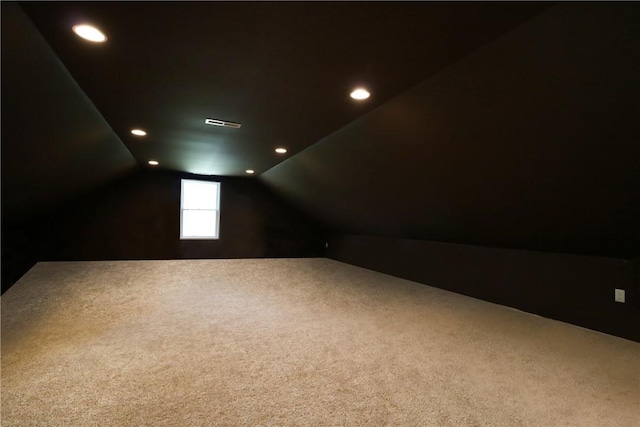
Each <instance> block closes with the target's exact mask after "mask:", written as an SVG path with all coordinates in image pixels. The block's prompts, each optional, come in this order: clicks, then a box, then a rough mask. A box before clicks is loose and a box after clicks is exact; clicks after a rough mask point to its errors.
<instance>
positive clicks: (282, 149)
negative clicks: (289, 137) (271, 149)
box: [276, 147, 287, 154]
mask: <svg viewBox="0 0 640 427" xmlns="http://www.w3.org/2000/svg"><path fill="white" fill-rule="evenodd" d="M286 152H287V149H286V148H282V147H278V148H276V153H278V154H284V153H286Z"/></svg>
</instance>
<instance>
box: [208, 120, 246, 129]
mask: <svg viewBox="0 0 640 427" xmlns="http://www.w3.org/2000/svg"><path fill="white" fill-rule="evenodd" d="M204 122H205V123H206V124H208V125H213V126H222V127H225V128H233V129H239V128H240V126H242V125H241V124H240V123H234V122H227V121H225V120H217V119H205V120H204Z"/></svg>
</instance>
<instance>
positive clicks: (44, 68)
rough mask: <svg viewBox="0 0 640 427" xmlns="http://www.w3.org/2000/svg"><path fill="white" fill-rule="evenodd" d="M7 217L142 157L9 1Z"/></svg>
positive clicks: (5, 49) (5, 23)
mask: <svg viewBox="0 0 640 427" xmlns="http://www.w3.org/2000/svg"><path fill="white" fill-rule="evenodd" d="M1 144H2V220H3V222H4V223H7V222H12V221H16V220H20V219H21V218H24V217H30V216H33V215H34V214H35V213H37V212H38V211H39V210H42V209H45V208H48V207H51V206H54V205H55V203H57V202H59V201H61V200H65V199H68V198H69V197H72V196H74V195H76V194H79V193H81V192H82V191H85V190H87V189H90V188H93V187H95V186H97V185H100V184H103V183H105V182H108V181H109V180H111V179H113V178H114V177H116V176H119V175H121V174H124V173H126V172H127V171H130V170H132V169H133V168H134V167H135V165H136V162H135V160H134V158H133V156H132V155H131V153H130V152H129V151H128V150H127V148H126V147H125V146H124V144H123V143H122V141H120V139H119V138H118V136H117V135H116V134H115V133H114V132H113V131H112V130H111V127H110V126H109V124H108V123H107V122H106V121H105V120H104V118H103V117H102V115H101V114H100V112H99V111H98V110H97V109H96V108H95V107H94V105H93V104H92V102H91V100H90V99H89V98H87V96H86V95H85V94H84V93H83V92H82V90H81V89H80V88H79V87H78V85H77V83H76V82H75V81H74V80H73V78H72V77H71V75H70V74H69V72H68V71H67V70H66V68H65V67H64V65H63V64H62V63H61V62H60V60H59V59H58V57H57V56H56V55H55V54H54V53H53V52H52V50H51V48H50V47H49V46H48V44H47V43H46V41H45V40H44V39H43V38H42V36H41V35H40V33H38V31H37V30H36V29H35V27H34V26H33V24H32V23H31V21H30V20H29V19H28V18H27V17H26V15H25V14H24V12H23V11H22V10H21V9H20V7H18V6H17V5H16V4H15V3H10V2H2V140H1Z"/></svg>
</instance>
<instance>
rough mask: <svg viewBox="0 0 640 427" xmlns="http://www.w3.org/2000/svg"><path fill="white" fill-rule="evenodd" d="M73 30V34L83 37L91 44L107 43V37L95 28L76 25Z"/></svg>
mask: <svg viewBox="0 0 640 427" xmlns="http://www.w3.org/2000/svg"><path fill="white" fill-rule="evenodd" d="M72 29H73V32H74V33H76V34H77V35H78V36H80V37H82V38H83V39H85V40H89V41H90V42H94V43H103V42H105V41H107V36H105V35H104V33H103V32H102V31H100V30H99V29H97V28H96V27H94V26H91V25H87V24H81V25H74V26H73V28H72Z"/></svg>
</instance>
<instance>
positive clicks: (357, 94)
mask: <svg viewBox="0 0 640 427" xmlns="http://www.w3.org/2000/svg"><path fill="white" fill-rule="evenodd" d="M370 96H371V94H370V93H369V91H368V90H366V89H363V88H358V89H356V90H354V91H353V92H351V97H352V98H353V99H357V100H359V101H360V100H363V99H367V98H368V97H370Z"/></svg>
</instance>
